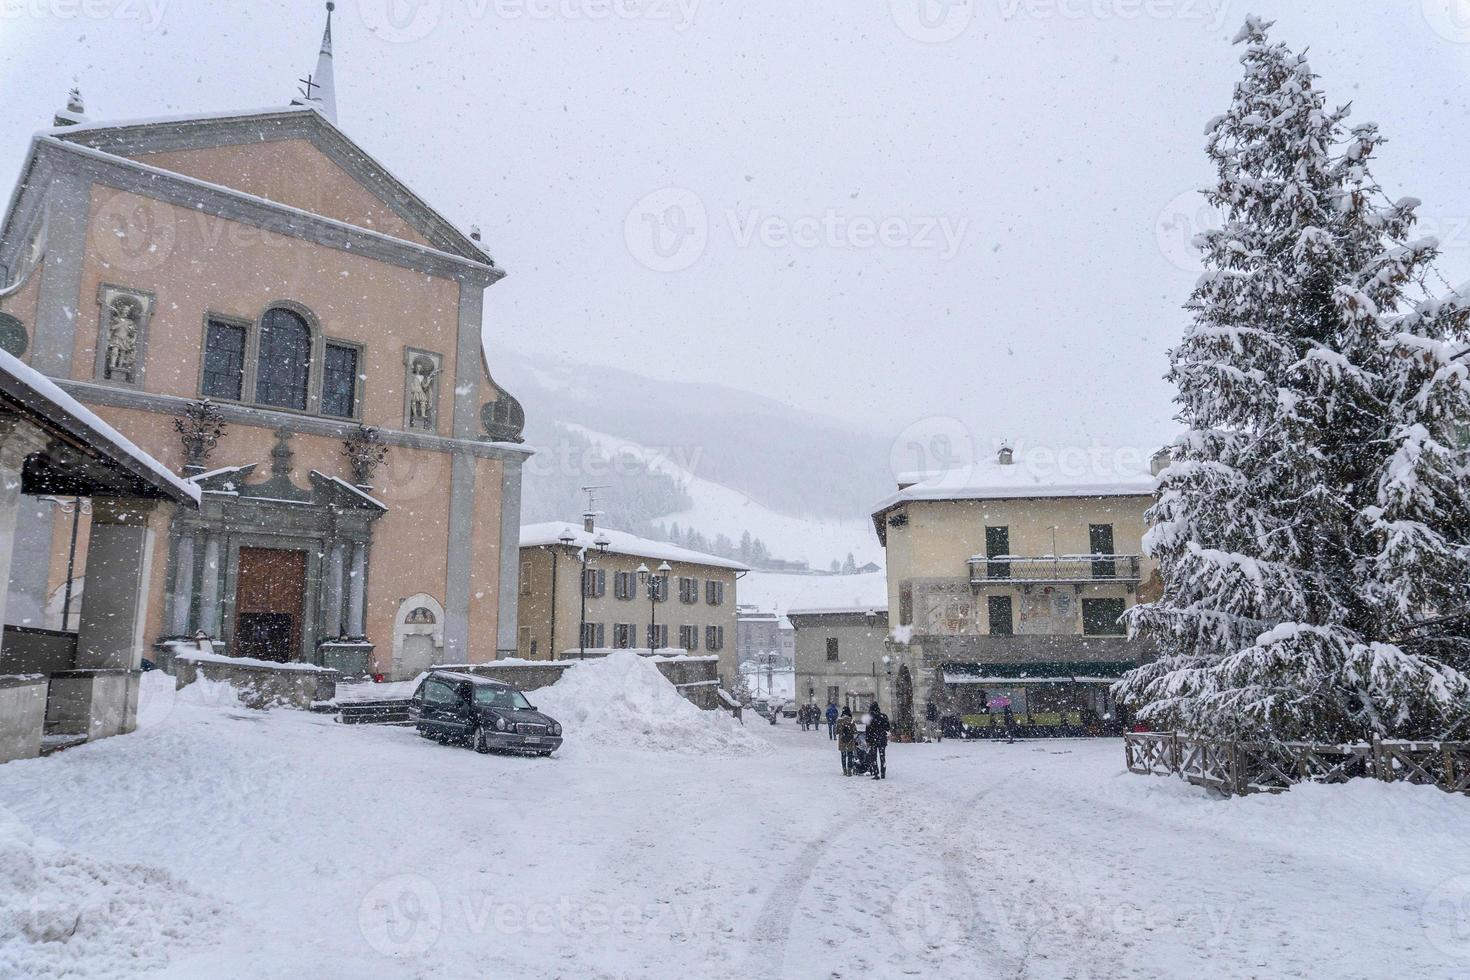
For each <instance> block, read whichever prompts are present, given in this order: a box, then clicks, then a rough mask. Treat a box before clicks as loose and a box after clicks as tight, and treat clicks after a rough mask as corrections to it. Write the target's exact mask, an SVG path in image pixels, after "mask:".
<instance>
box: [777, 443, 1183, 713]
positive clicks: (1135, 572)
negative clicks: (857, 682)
mask: <svg viewBox="0 0 1470 980" xmlns="http://www.w3.org/2000/svg"><path fill="white" fill-rule="evenodd" d="M1154 483H1155V480H1154V477H1153V475H1151V474H1150V473H1149V472H1148V471H1147V469H1146V468H1143V469H1141V470H1138V471H1135V470H1133V469H1129V468H1123V467H1120V466H1116V465H1100V464H1096V463H1091V462H1089V463H1084V461H1082V460H1074V461H1072V462H1071V465H1069V464H1068V463H1067V461H1066V460H1065V459H1061V460H1053V459H1052V458H1050V457H1046V456H1042V457H1040V458H1039V459H1038V458H1031V459H1028V460H1024V461H1023V460H1017V459H1015V457H1014V454H1013V453H1012V452H1011V451H1010V450H1008V449H1006V450H1002V451H1001V452H1000V453H999V454H998V455H997V458H995V459H994V460H989V461H986V462H983V463H980V464H977V465H975V466H973V467H971V468H970V469H968V470H966V471H963V472H961V473H949V474H943V475H940V476H935V477H930V478H928V479H917V480H915V481H913V482H910V481H905V482H904V483H903V484H902V485H901V486H900V487H899V489H898V491H897V492H896V493H894V494H893V495H891V496H890V497H888V498H887V499H885V500H883V501H882V502H881V503H879V504H878V505H877V507H875V508H874V513H873V524H874V528H875V530H876V531H877V534H878V538H879V540H880V541H882V542H883V544H884V546H885V548H886V549H887V556H888V559H887V568H888V593H889V594H888V600H889V606H888V608H889V613H890V617H891V619H892V621H893V642H891V643H890V646H891V647H892V649H893V653H894V654H895V655H896V656H898V657H900V658H901V661H902V665H903V667H904V669H905V670H906V671H907V672H908V674H909V682H910V685H911V689H912V690H913V692H914V698H915V699H916V703H915V705H914V709H915V711H916V713H917V717H919V718H921V719H922V717H923V715H924V714H925V709H926V707H927V703H928V702H929V701H931V700H932V701H936V702H944V703H947V704H948V705H950V706H951V707H950V710H951V711H952V712H953V713H954V714H955V715H958V716H961V717H964V718H966V719H967V720H968V721H969V723H971V724H974V725H988V724H990V722H991V718H990V715H992V714H993V713H994V712H995V711H996V710H999V709H1000V708H1001V707H1003V706H1007V705H1008V706H1009V707H1010V708H1011V712H1012V716H1013V717H1014V718H1016V719H1017V720H1019V721H1020V722H1021V723H1023V724H1030V725H1032V726H1033V727H1034V728H1036V729H1037V730H1038V731H1044V730H1049V729H1056V730H1062V729H1073V730H1075V729H1076V728H1078V727H1079V726H1082V725H1083V724H1084V723H1085V724H1087V725H1090V726H1092V727H1094V728H1096V727H1097V725H1098V724H1099V723H1101V722H1104V721H1109V722H1111V721H1113V715H1114V711H1115V706H1114V705H1113V703H1112V701H1111V698H1110V697H1109V695H1108V687H1109V685H1110V684H1111V683H1112V681H1114V680H1116V679H1117V678H1118V677H1119V676H1121V674H1122V673H1123V672H1124V671H1125V670H1127V669H1128V668H1130V667H1132V666H1134V665H1136V664H1137V663H1139V662H1140V660H1141V659H1142V658H1144V657H1146V656H1148V655H1150V653H1151V648H1150V647H1149V646H1148V645H1147V644H1146V643H1144V642H1143V641H1138V640H1130V639H1129V638H1127V637H1126V636H1125V635H1124V632H1125V631H1124V627H1123V626H1122V625H1121V624H1120V623H1119V621H1118V618H1119V617H1120V616H1121V615H1122V614H1123V612H1124V611H1125V610H1126V609H1127V608H1128V607H1129V606H1131V605H1133V604H1134V603H1135V602H1137V601H1139V598H1140V596H1141V595H1143V594H1147V593H1149V592H1151V591H1154V590H1156V589H1157V588H1158V574H1157V571H1156V570H1155V568H1154V565H1153V563H1152V562H1151V561H1150V560H1149V559H1148V558H1147V557H1145V556H1144V555H1143V554H1142V551H1143V548H1142V538H1143V532H1144V512H1145V510H1146V509H1147V508H1148V506H1149V505H1150V503H1151V501H1152V494H1153V489H1154ZM798 642H799V641H798ZM896 707H897V706H896ZM1104 727H1106V726H1104Z"/></svg>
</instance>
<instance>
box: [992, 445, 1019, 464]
mask: <svg viewBox="0 0 1470 980" xmlns="http://www.w3.org/2000/svg"><path fill="white" fill-rule="evenodd" d="M996 455H997V456H998V458H999V459H1000V465H1002V466H1010V465H1011V464H1012V463H1014V462H1015V456H1016V454H1015V452H1014V451H1013V450H1012V449H1011V447H1010V446H1001V447H1000V452H999V453H997V454H996Z"/></svg>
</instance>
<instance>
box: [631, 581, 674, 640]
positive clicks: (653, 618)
mask: <svg viewBox="0 0 1470 980" xmlns="http://www.w3.org/2000/svg"><path fill="white" fill-rule="evenodd" d="M673 570H674V568H673V566H672V565H670V564H669V563H668V562H662V563H660V564H659V566H658V568H657V570H656V571H657V573H658V574H654V573H653V572H650V571H649V570H648V566H647V565H639V566H638V583H639V584H640V585H642V586H643V587H644V588H645V589H647V590H648V652H649V653H653V652H654V651H655V650H657V649H658V600H659V592H660V591H664V592H667V591H668V587H669V586H668V582H669V573H670V572H672V571H673ZM660 581H662V582H663V586H662V587H660V586H659V582H660Z"/></svg>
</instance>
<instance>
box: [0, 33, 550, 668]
mask: <svg viewBox="0 0 1470 980" xmlns="http://www.w3.org/2000/svg"><path fill="white" fill-rule="evenodd" d="M314 79H315V82H314V88H313V91H314V92H315V93H316V96H315V97H314V98H312V99H309V100H305V102H304V103H303V104H296V105H292V106H290V107H283V108H278V109H267V110H262V111H250V112H236V113H219V114H213V115H192V116H181V117H175V118H168V119H152V120H145V121H140V122H119V123H87V122H85V120H83V119H80V118H79V116H78V113H79V111H80V110H81V106H80V103H79V100H75V101H74V103H73V105H72V106H70V107H69V112H67V113H63V114H62V115H60V116H58V119H57V122H58V125H57V127H56V128H54V129H50V130H45V131H43V132H41V133H39V134H38V135H37V136H36V137H35V138H34V140H33V142H32V144H31V148H30V153H29V155H28V157H27V159H26V163H25V168H24V172H23V175H22V179H21V182H20V184H19V186H18V187H17V188H16V191H15V193H14V195H13V196H12V197H11V201H10V206H9V208H8V209H7V211H6V213H5V218H4V224H3V226H0V342H3V344H4V346H6V348H7V349H10V350H12V351H13V352H19V354H20V355H21V356H23V358H24V359H25V360H26V361H27V362H28V363H29V364H30V365H31V366H32V367H34V368H36V369H37V370H39V371H41V372H42V373H43V374H45V375H47V376H49V377H51V378H53V379H55V380H56V381H57V383H58V384H60V386H61V387H62V388H63V389H64V390H65V391H66V392H67V393H68V394H69V395H71V396H73V397H75V398H76V399H78V400H79V401H80V402H82V403H83V404H85V405H87V406H88V407H89V408H91V409H92V410H94V411H95V412H96V413H97V414H98V415H99V416H101V417H102V418H103V419H104V420H105V421H106V422H107V423H109V424H111V425H112V426H114V427H116V428H117V429H119V430H120V431H122V432H123V433H125V434H126V435H127V436H128V438H129V439H131V440H132V442H134V443H136V444H137V445H138V446H139V447H141V448H142V449H143V450H144V451H146V452H147V453H148V454H150V455H151V456H153V457H155V458H156V459H158V460H160V461H161V462H163V463H164V464H165V465H166V466H167V467H169V468H170V469H171V470H173V471H175V472H180V473H184V474H186V475H189V476H191V477H192V478H193V479H194V482H195V483H196V484H197V485H198V487H199V488H200V489H201V490H202V491H203V494H202V500H201V505H200V509H199V510H198V511H197V512H194V511H189V512H185V511H176V512H174V513H173V514H172V516H166V515H165V514H164V512H163V511H161V510H160V511H158V512H156V513H155V515H154V517H153V518H152V523H151V524H150V531H151V533H152V534H153V535H155V536H156V538H157V539H158V541H159V542H160V545H161V547H160V549H159V553H158V557H157V558H156V559H155V561H154V562H153V563H152V566H151V568H150V569H149V582H148V596H149V601H148V604H147V610H146V625H145V633H146V636H147V638H148V639H149V640H150V641H155V640H162V639H166V638H169V637H181V636H190V635H193V634H194V633H195V632H196V631H198V630H202V631H203V632H205V633H206V634H209V635H210V636H211V637H214V638H215V639H216V640H217V647H218V646H219V645H222V646H223V649H224V650H225V651H226V652H228V653H229V654H230V655H235V656H249V657H254V658H258V659H264V660H271V661H306V662H312V663H317V664H323V665H328V666H334V667H339V668H341V669H343V670H344V671H347V672H349V673H360V672H362V671H364V670H368V671H376V672H381V673H384V674H388V675H391V676H393V677H407V676H412V675H413V674H414V673H415V672H416V671H417V670H419V669H421V668H423V667H425V666H427V665H428V664H430V663H434V662H444V661H449V662H464V661H483V660H490V659H494V658H495V657H496V655H497V651H499V652H502V653H505V654H509V653H511V652H513V651H514V648H515V645H516V643H515V639H516V604H515V590H514V586H513V583H514V582H515V580H516V569H517V559H518V530H519V523H520V521H519V513H520V484H521V466H522V461H523V460H524V459H525V458H526V457H527V456H528V455H529V452H528V450H526V449H525V448H524V447H522V446H521V445H519V444H518V443H519V441H520V434H519V433H520V429H521V423H522V421H523V418H522V413H521V409H520V407H519V405H518V404H516V402H515V400H514V399H513V398H511V397H510V396H509V395H508V394H507V393H506V392H504V391H503V390H501V389H500V388H499V387H497V386H496V384H495V383H494V382H493V381H492V380H491V377H490V373H489V369H488V366H487V362H486V359H485V353H484V350H483V349H482V344H481V330H482V325H483V321H482V313H483V298H484V296H483V294H484V291H485V289H486V288H487V287H488V286H490V285H491V284H493V283H495V282H496V281H498V280H499V279H500V278H501V277H502V276H503V275H504V272H503V271H502V270H501V269H500V267H499V266H497V265H496V263H495V261H494V260H493V259H492V258H491V256H490V255H489V254H488V253H487V252H486V251H485V249H484V247H483V246H482V245H481V243H480V241H479V238H478V234H477V233H474V234H466V233H464V232H462V231H460V230H459V229H458V228H456V227H455V226H454V225H453V224H452V223H451V222H450V221H449V220H447V219H446V218H445V217H444V216H442V215H441V214H439V213H438V212H436V211H434V210H433V209H432V208H430V207H429V206H428V205H427V204H426V203H425V202H424V201H423V200H422V199H421V198H420V197H418V195H416V194H415V193H414V192H413V191H412V190H411V189H410V188H409V187H407V186H406V185H405V184H404V183H403V182H401V181H400V180H399V179H398V178H396V177H395V176H394V175H393V174H392V173H391V172H390V171H389V170H388V169H387V168H386V167H384V166H383V165H382V164H381V163H379V162H378V161H377V160H375V159H374V158H373V157H372V156H371V155H370V154H369V153H368V152H367V151H366V150H365V149H363V148H362V147H361V146H359V145H358V144H356V143H355V142H353V141H352V140H351V139H350V138H349V137H348V136H347V135H345V134H344V133H343V132H342V130H340V129H339V128H338V127H337V125H336V124H335V121H334V120H335V101H334V98H324V97H323V95H322V93H323V92H325V93H326V95H327V96H334V93H333V92H332V88H331V85H330V82H331V52H330V32H329V34H328V37H327V38H326V39H325V41H324V44H323V53H322V58H321V61H320V63H319V65H318V71H317V73H316V75H315V76H314ZM62 123H70V124H69V125H61V124H62ZM78 123H79V124H78ZM440 135H442V134H440V133H438V132H437V131H436V132H435V133H431V134H430V137H429V138H437V137H438V136H440ZM443 149H444V150H445V151H446V152H449V151H451V150H452V149H453V148H452V147H449V146H445V147H444V148H443ZM206 399H207V400H208V402H209V405H210V406H211V408H210V409H205V408H203V407H202V403H203V402H204V400H206ZM217 424H218V425H220V426H222V429H216V425H217ZM365 427H366V428H365ZM74 521H75V522H78V523H79V526H78V527H77V534H76V540H77V544H76V557H75V560H73V559H72V558H71V554H72V546H71V541H72V529H73V522H74ZM89 530H90V528H89V523H88V520H87V518H86V515H85V514H83V513H74V512H73V513H67V512H63V511H62V510H60V509H59V508H58V507H57V506H55V504H54V503H53V502H52V501H50V500H45V499H41V498H27V499H26V500H25V502H24V504H23V514H22V519H21V522H20V530H19V532H18V534H17V541H16V561H15V563H14V567H13V571H12V575H11V580H10V602H9V604H8V605H7V607H6V608H7V620H8V621H10V622H12V623H15V624H17V625H24V626H29V627H33V628H43V629H54V630H57V631H59V632H66V631H68V630H70V629H73V628H74V626H75V620H74V619H71V620H70V621H67V617H66V616H65V615H64V612H63V610H64V609H65V607H66V606H67V605H68V604H67V603H66V600H65V598H64V596H71V597H72V600H73V604H74V603H75V599H76V597H77V596H79V595H84V594H85V591H86V582H85V581H82V580H80V579H79V578H78V577H77V576H76V575H75V574H72V575H69V574H68V569H69V568H81V567H83V566H84V565H85V556H86V552H87V548H88V540H89ZM503 585H504V586H505V587H502V586H503ZM82 608H85V605H84V600H83V605H82Z"/></svg>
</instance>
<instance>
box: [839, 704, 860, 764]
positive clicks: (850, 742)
mask: <svg viewBox="0 0 1470 980" xmlns="http://www.w3.org/2000/svg"><path fill="white" fill-rule="evenodd" d="M836 729H837V754H838V755H839V756H840V757H841V758H842V775H844V776H851V775H852V770H853V766H854V765H855V764H856V760H855V759H853V753H854V752H855V751H857V726H855V725H854V724H853V723H852V709H851V708H843V709H842V717H840V718H838V719H837V724H836Z"/></svg>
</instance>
